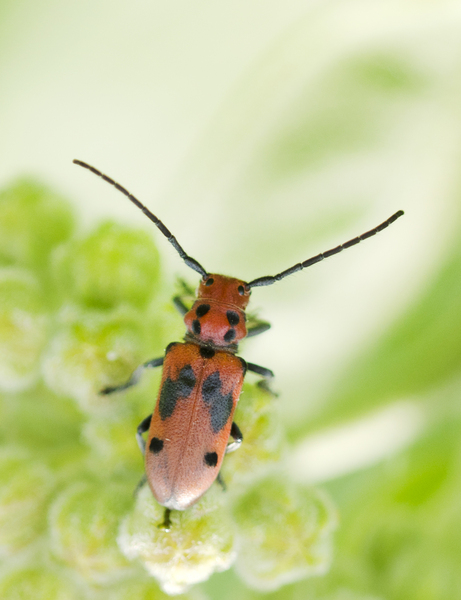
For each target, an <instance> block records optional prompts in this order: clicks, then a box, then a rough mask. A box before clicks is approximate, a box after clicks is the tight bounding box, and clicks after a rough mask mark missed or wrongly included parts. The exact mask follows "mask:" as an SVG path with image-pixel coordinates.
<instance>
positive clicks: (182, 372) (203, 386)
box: [145, 343, 245, 510]
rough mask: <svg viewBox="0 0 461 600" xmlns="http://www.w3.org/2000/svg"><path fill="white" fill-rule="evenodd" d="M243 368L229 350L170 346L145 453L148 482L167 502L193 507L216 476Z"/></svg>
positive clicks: (167, 505)
mask: <svg viewBox="0 0 461 600" xmlns="http://www.w3.org/2000/svg"><path fill="white" fill-rule="evenodd" d="M244 373H245V365H244V363H242V361H241V360H240V359H239V358H237V357H236V356H234V355H232V354H229V353H228V352H224V351H218V352H216V353H215V354H214V356H212V357H211V358H204V357H202V356H201V354H200V346H198V345H197V344H193V343H186V344H179V343H178V344H173V345H171V346H170V348H169V349H168V351H167V354H166V356H165V361H164V367H163V375H162V383H161V386H160V392H159V396H158V401H157V405H156V407H155V411H154V414H153V415H152V421H151V426H150V430H149V435H148V439H147V445H146V453H145V463H146V474H147V479H148V481H149V485H150V487H151V490H152V493H153V494H154V496H155V498H156V499H157V501H158V502H160V504H163V506H166V507H167V508H171V509H177V510H183V509H185V508H188V507H189V506H190V505H191V504H193V503H194V502H195V501H196V500H198V499H199V498H200V496H202V495H203V494H204V492H206V490H207V489H208V488H209V487H210V485H211V484H212V483H213V481H214V480H215V479H216V477H217V475H218V473H219V469H220V468H221V463H222V460H223V458H224V454H225V452H226V447H227V443H228V440H229V434H230V429H231V425H232V417H233V414H234V410H235V407H236V405H237V401H238V399H239V396H240V391H241V389H242V384H243V377H244ZM152 440H154V442H152Z"/></svg>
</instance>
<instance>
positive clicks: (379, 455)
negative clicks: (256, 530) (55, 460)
mask: <svg viewBox="0 0 461 600" xmlns="http://www.w3.org/2000/svg"><path fill="white" fill-rule="evenodd" d="M0 89H1V94H0V183H1V187H2V188H3V187H5V186H6V185H8V184H9V183H10V181H11V180H12V179H14V178H15V177H17V176H19V175H23V174H28V175H30V176H32V177H34V178H36V179H38V180H39V181H42V182H43V183H46V184H47V185H49V186H51V187H53V188H54V189H55V190H57V191H58V192H60V193H61V194H62V195H63V196H66V197H68V198H69V199H71V200H72V201H73V203H74V205H75V210H76V211H77V213H79V217H80V228H81V231H82V232H86V231H88V230H89V229H90V228H91V227H92V226H93V225H94V224H96V223H97V222H98V221H99V220H101V219H102V218H107V217H110V218H112V219H116V220H119V221H123V222H125V223H130V224H132V225H135V226H136V227H138V228H144V229H145V231H147V232H149V234H150V235H151V236H152V237H153V238H154V239H155V240H156V245H157V247H158V248H159V250H160V254H161V256H162V260H163V265H164V286H165V289H166V292H167V293H169V291H168V290H169V289H171V294H173V285H174V279H175V277H176V275H182V276H184V275H185V276H186V277H187V278H188V279H189V280H190V281H192V282H193V281H194V279H193V275H191V273H187V269H186V267H184V266H183V265H181V263H180V262H179V261H178V257H177V255H176V254H175V253H174V251H173V250H172V249H171V248H170V247H168V244H167V242H166V241H165V240H164V239H160V236H159V234H158V232H157V231H153V227H152V226H151V224H150V223H149V222H148V221H147V219H144V218H143V217H142V215H141V214H140V213H139V211H136V210H135V209H134V207H132V206H130V205H129V203H128V201H126V200H125V199H124V198H123V197H122V196H121V195H118V194H117V193H116V192H115V191H114V190H113V189H111V188H110V187H109V186H108V185H107V184H104V183H103V182H101V181H98V180H97V179H96V178H95V177H93V176H90V175H89V174H88V173H86V172H83V171H82V170H81V169H79V168H78V167H76V166H74V165H72V159H74V158H78V159H81V160H84V161H87V162H89V163H91V164H93V165H95V166H96V167H97V168H99V169H101V170H103V171H104V172H106V173H107V174H109V175H110V176H112V177H114V178H115V179H117V180H118V181H119V182H120V183H122V185H125V186H126V187H127V188H128V189H129V190H130V191H132V192H133V193H134V194H135V195H136V196H138V197H139V198H140V199H141V200H142V201H143V202H144V203H145V204H147V205H148V206H149V207H150V208H151V209H152V210H153V211H154V212H155V213H156V214H157V215H158V216H160V218H161V219H162V220H164V222H165V223H166V224H167V226H168V227H170V228H171V229H172V231H173V232H174V234H175V235H176V236H177V238H178V239H179V241H180V243H181V244H182V245H183V246H184V247H185V249H186V251H187V252H188V253H190V254H191V255H193V256H194V257H196V258H197V259H198V260H199V261H200V262H201V263H202V264H203V265H204V266H205V268H206V269H207V270H209V271H217V272H222V273H226V274H230V275H235V276H237V277H241V278H243V279H246V280H250V279H253V278H255V277H258V276H261V275H266V274H272V273H276V272H279V271H281V270H283V269H285V268H287V267H289V266H291V265H292V264H294V263H296V262H298V261H299V260H304V259H306V258H308V257H309V256H311V255H314V254H317V253H318V252H320V251H323V250H326V249H328V248H330V247H333V246H335V245H337V244H338V243H341V242H344V241H346V240H348V239H349V238H350V237H354V236H355V235H357V234H359V233H362V232H363V231H366V230H368V229H370V228H371V227H373V226H375V225H377V224H378V223H380V222H381V221H383V220H384V219H385V218H387V217H388V216H390V215H391V214H392V213H393V212H395V211H396V210H398V209H403V210H405V213H406V214H405V216H404V217H403V218H402V219H400V220H399V221H398V222H397V223H396V224H395V225H393V226H392V227H391V228H390V229H388V230H386V232H383V233H382V234H380V235H379V236H377V237H375V238H373V239H371V240H369V241H367V242H366V243H365V244H363V245H361V246H359V247H356V248H354V249H351V250H349V251H347V252H345V253H343V254H342V255H340V256H337V257H335V258H332V259H331V260H329V261H326V262H325V263H323V264H320V265H316V266H315V267H313V268H312V269H310V270H309V271H308V272H304V273H300V274H297V275H295V276H293V277H291V278H289V279H287V280H285V281H284V282H283V283H280V284H279V285H276V286H273V287H269V288H261V289H257V290H255V291H254V293H253V296H252V302H253V307H254V308H256V309H258V310H259V314H260V316H261V317H262V318H264V319H267V320H269V321H271V323H272V327H273V328H272V330H271V331H270V332H268V333H266V334H265V335H264V336H262V337H261V338H260V339H255V340H250V341H249V342H248V343H247V344H245V346H244V347H243V349H242V354H243V355H244V356H245V358H246V359H247V360H249V361H252V362H255V363H257V364H262V365H264V366H267V367H270V368H272V369H273V370H274V371H275V373H276V383H275V385H274V387H276V389H277V391H278V392H279V393H280V396H279V399H278V400H277V408H278V412H279V417H280V419H281V421H282V422H283V424H284V427H285V429H286V431H287V435H288V437H289V439H290V442H291V446H290V449H289V453H288V460H287V469H288V470H289V471H290V473H291V475H292V477H293V478H294V479H296V480H297V481H298V482H299V483H301V484H303V485H311V484H315V485H317V484H318V485H319V486H321V487H322V488H323V489H324V490H325V491H326V492H327V493H328V494H329V495H330V497H331V498H332V500H333V502H334V503H335V505H336V506H337V509H338V512H339V516H340V524H339V528H338V531H337V534H336V537H335V544H334V547H335V550H334V559H333V565H332V567H331V570H330V572H329V573H328V574H326V575H325V576H323V577H319V578H312V579H309V580H304V581H301V582H299V583H295V584H292V585H288V586H286V587H284V588H281V589H280V590H278V591H275V592H273V593H272V594H271V595H269V597H270V598H274V599H275V598H276V599H277V600H279V599H280V600H282V599H285V598H286V599H287V600H288V599H290V600H295V599H298V598H299V599H301V598H312V599H317V598H319V599H322V600H323V599H328V600H378V599H379V600H384V599H389V600H400V599H402V600H403V599H405V600H412V599H413V598H414V599H415V600H416V599H418V600H432V599H434V600H435V599H438V598H444V600H447V599H451V598H453V599H455V598H459V595H460V590H461V570H460V569H459V565H460V559H461V543H460V541H461V540H460V537H461V516H460V501H459V498H460V497H461V473H460V468H459V467H460V464H459V463H460V458H461V457H460V435H459V434H460V432H461V423H460V419H461V410H460V400H459V397H460V393H461V378H460V375H461V307H460V306H459V299H460V291H461V290H460V287H461V246H460V233H461V220H460V208H461V177H460V169H459V165H460V161H461V5H460V3H459V2H450V1H444V0H437V1H430V0H426V1H419V2H415V1H410V0H404V1H399V2H397V1H394V0H387V1H386V2H384V1H383V2H381V1H379V2H373V3H370V2H366V1H365V0H362V1H352V0H347V1H343V2H339V1H333V2H306V1H304V2H303V1H295V0H288V1H285V2H274V1H272V0H264V1H262V0H261V1H255V0H250V1H248V0H245V1H239V0H238V1H234V2H232V3H230V2H212V1H210V0H205V1H203V0H202V1H195V0H193V1H192V2H191V1H190V0H188V1H185V0H171V1H169V2H158V1H157V2H154V1H152V0H151V1H148V0H144V1H141V0H133V1H131V2H127V1H125V0H120V1H117V2H106V1H104V0H102V1H100V2H89V1H88V0H84V1H79V2H73V1H63V0H61V1H57V0H55V1H54V2H52V1H49V0H48V1H46V0H37V1H35V2H25V1H22V0H15V1H14V2H12V1H4V0H3V1H1V2H0ZM45 227H46V224H45ZM185 272H186V273H185ZM53 426H54V425H53ZM203 589H204V591H205V593H207V594H208V596H209V597H211V598H216V599H218V598H220V599H221V598H222V599H227V598H229V599H230V598H231V597H232V598H233V597H235V596H236V595H237V596H238V597H241V598H253V597H258V594H257V593H256V592H252V591H250V590H249V589H248V588H246V587H243V584H242V583H240V582H239V580H237V578H236V577H235V576H234V575H233V574H232V573H226V574H224V575H219V576H214V577H213V578H212V579H211V580H210V581H209V582H208V583H207V584H206V585H205V586H204V588H203Z"/></svg>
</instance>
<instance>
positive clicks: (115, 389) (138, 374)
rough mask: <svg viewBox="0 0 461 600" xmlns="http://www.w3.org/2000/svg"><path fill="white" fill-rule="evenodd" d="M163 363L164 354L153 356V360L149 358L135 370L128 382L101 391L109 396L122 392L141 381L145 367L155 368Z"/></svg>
mask: <svg viewBox="0 0 461 600" xmlns="http://www.w3.org/2000/svg"><path fill="white" fill-rule="evenodd" d="M162 365H163V356H162V357H161V358H153V359H152V360H148V361H147V362H145V363H143V364H142V365H141V366H139V367H138V368H137V369H136V370H135V371H134V373H133V375H132V376H131V377H130V378H129V379H128V381H127V382H126V383H122V385H117V386H115V387H106V388H104V389H103V390H101V391H100V392H99V393H100V394H101V395H103V396H107V394H113V393H114V392H121V391H122V390H126V389H127V388H129V387H131V386H133V385H136V384H137V383H139V380H140V379H141V376H142V374H143V373H144V370H145V369H153V368H155V367H161V366H162Z"/></svg>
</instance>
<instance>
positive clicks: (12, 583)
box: [0, 560, 84, 600]
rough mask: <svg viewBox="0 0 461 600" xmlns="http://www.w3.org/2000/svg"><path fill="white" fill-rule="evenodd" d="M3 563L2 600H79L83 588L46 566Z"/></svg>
mask: <svg viewBox="0 0 461 600" xmlns="http://www.w3.org/2000/svg"><path fill="white" fill-rule="evenodd" d="M8 567H9V565H4V569H3V572H2V573H0V598H1V599H2V600H29V599H32V598H33V600H81V598H82V597H84V596H83V593H84V592H83V589H80V588H79V587H77V586H76V585H75V584H74V583H73V582H71V581H69V580H68V579H67V578H66V577H65V576H64V575H62V574H61V573H59V572H58V571H57V570H54V569H52V568H50V567H48V566H43V565H37V561H35V560H34V561H33V564H28V565H22V566H13V567H12V568H8Z"/></svg>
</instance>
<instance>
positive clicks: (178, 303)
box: [173, 296, 189, 316]
mask: <svg viewBox="0 0 461 600" xmlns="http://www.w3.org/2000/svg"><path fill="white" fill-rule="evenodd" d="M173 304H174V305H175V308H176V309H177V311H178V312H179V314H180V315H182V316H184V315H185V314H186V313H187V312H189V309H188V308H187V306H186V305H185V304H184V302H183V301H182V299H181V296H175V297H174V298H173Z"/></svg>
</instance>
